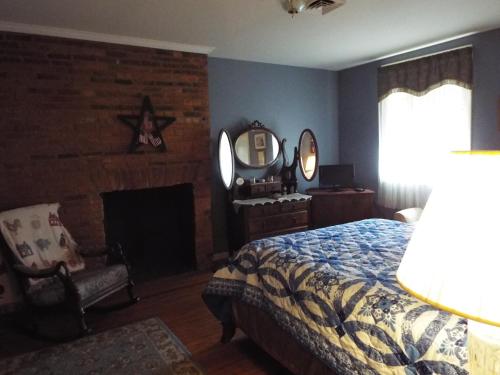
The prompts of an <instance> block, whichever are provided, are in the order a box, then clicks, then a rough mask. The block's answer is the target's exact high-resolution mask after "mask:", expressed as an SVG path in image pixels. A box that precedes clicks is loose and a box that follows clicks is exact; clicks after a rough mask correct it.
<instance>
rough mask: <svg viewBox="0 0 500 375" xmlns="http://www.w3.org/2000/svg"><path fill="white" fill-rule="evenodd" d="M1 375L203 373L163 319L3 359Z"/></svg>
mask: <svg viewBox="0 0 500 375" xmlns="http://www.w3.org/2000/svg"><path fill="white" fill-rule="evenodd" d="M0 374H16V375H28V374H30V375H31V374H37V375H40V374H43V375H48V374H51V375H52V374H53V375H59V374H61V375H63V374H64V375H68V374H70V375H76V374H87V375H90V374H96V375H97V374H120V375H127V374H134V375H136V374H155V375H156V374H166V375H178V374H182V375H184V374H187V375H201V374H204V372H203V371H202V370H201V369H200V367H198V366H197V365H196V364H195V363H194V362H193V361H192V360H191V354H190V353H189V351H188V350H187V349H186V347H185V346H184V345H183V344H182V342H181V341H180V340H179V339H178V338H177V337H176V336H175V335H174V334H173V333H172V331H170V330H169V329H168V327H167V326H166V325H165V324H164V323H163V322H162V321H161V320H160V319H158V318H152V319H148V320H144V321H141V322H138V323H134V324H129V325H126V326H124V327H121V328H117V329H113V330H109V331H106V332H103V333H99V334H97V335H92V336H88V337H84V338H82V339H79V340H76V341H73V342H70V343H67V344H63V345H58V346H54V347H51V348H47V349H43V350H40V351H36V352H32V353H27V354H23V355H19V356H16V357H12V358H8V359H5V360H2V361H0Z"/></svg>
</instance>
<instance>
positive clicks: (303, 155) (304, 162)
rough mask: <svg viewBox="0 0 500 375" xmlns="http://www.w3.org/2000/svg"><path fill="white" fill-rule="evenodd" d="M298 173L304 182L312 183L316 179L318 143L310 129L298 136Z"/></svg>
mask: <svg viewBox="0 0 500 375" xmlns="http://www.w3.org/2000/svg"><path fill="white" fill-rule="evenodd" d="M299 159H300V171H301V172H302V176H304V178H305V179H306V181H312V180H313V179H314V177H316V173H317V172H318V164H319V153H318V142H316V137H315V136H314V133H313V132H312V130H310V129H306V130H304V131H303V132H302V134H300V139H299Z"/></svg>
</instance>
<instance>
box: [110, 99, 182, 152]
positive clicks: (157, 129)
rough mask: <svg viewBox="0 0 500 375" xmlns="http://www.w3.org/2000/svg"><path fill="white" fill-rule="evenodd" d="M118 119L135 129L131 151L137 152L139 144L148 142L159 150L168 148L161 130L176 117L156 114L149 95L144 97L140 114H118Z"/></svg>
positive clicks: (129, 150)
mask: <svg viewBox="0 0 500 375" xmlns="http://www.w3.org/2000/svg"><path fill="white" fill-rule="evenodd" d="M118 119H119V120H120V121H121V122H123V123H124V124H125V125H127V126H130V127H131V128H132V130H133V131H134V136H133V138H132V142H131V143H130V146H129V149H128V152H129V153H134V152H137V149H138V148H139V146H141V145H148V144H149V145H151V146H153V147H154V148H155V149H157V150H159V151H166V150H167V147H166V145H165V141H164V140H163V136H162V135H161V132H162V130H164V129H165V128H166V127H167V126H169V125H171V124H172V123H173V122H174V121H175V117H166V116H155V111H154V108H153V104H152V103H151V99H149V96H145V97H144V98H143V99H142V108H141V113H140V115H139V116H127V115H118Z"/></svg>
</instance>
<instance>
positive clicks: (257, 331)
mask: <svg viewBox="0 0 500 375" xmlns="http://www.w3.org/2000/svg"><path fill="white" fill-rule="evenodd" d="M232 310H233V317H234V324H227V325H224V326H223V328H224V332H223V335H222V340H221V341H222V342H229V341H230V340H231V338H232V337H233V335H234V332H235V329H236V328H240V329H241V330H242V331H243V332H244V333H245V334H246V335H247V336H248V337H250V338H251V339H252V341H254V342H255V343H256V344H257V345H259V346H260V347H261V348H262V349H264V350H265V351H266V352H267V353H269V355H271V356H272V357H273V358H274V359H276V360H277V361H278V362H279V363H281V364H282V365H283V366H284V367H286V368H287V369H288V370H290V371H291V372H292V373H294V374H296V375H311V374H314V375H338V374H337V373H336V372H335V371H334V370H332V369H331V368H329V367H327V366H326V365H325V364H324V363H323V362H322V361H321V360H320V359H318V358H316V357H315V356H314V355H313V354H312V353H310V352H309V351H307V349H305V348H304V347H303V346H301V345H300V344H299V343H298V342H297V341H296V340H295V339H294V338H293V337H292V336H291V335H290V334H289V333H287V332H286V331H284V330H283V329H282V328H281V327H279V326H278V325H277V324H276V323H275V321H274V320H273V319H272V318H271V317H270V316H269V314H267V313H266V312H264V311H261V310H259V309H258V308H256V307H253V306H251V305H248V304H246V303H243V302H239V301H233V303H232Z"/></svg>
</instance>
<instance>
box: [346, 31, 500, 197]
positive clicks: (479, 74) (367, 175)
mask: <svg viewBox="0 0 500 375" xmlns="http://www.w3.org/2000/svg"><path fill="white" fill-rule="evenodd" d="M467 44H472V45H473V47H474V52H473V53H474V89H473V94H472V95H473V99H472V111H473V114H472V147H473V149H498V148H500V132H499V131H498V130H497V103H498V100H499V98H500V48H499V46H500V29H498V30H494V31H489V32H485V33H481V34H477V35H473V36H470V37H466V38H462V39H458V40H455V41H452V42H448V43H443V44H440V45H437V46H433V47H431V48H426V49H422V50H419V51H416V52H412V53H409V54H404V55H399V56H397V57H393V58H390V59H386V60H381V61H377V62H373V63H370V64H365V65H362V66H358V67H355V68H351V69H347V70H343V71H341V72H339V140H340V141H339V144H340V162H341V163H354V164H355V165H356V176H357V180H358V182H359V183H361V184H363V185H365V186H366V187H370V188H373V189H376V188H377V185H378V165H377V164H378V101H377V68H378V67H379V66H380V65H383V64H386V63H389V62H395V61H400V60H404V59H407V58H411V57H416V56H421V55H425V54H428V53H434V52H439V51H444V50H447V49H450V48H454V47H458V46H462V45H467Z"/></svg>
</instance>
